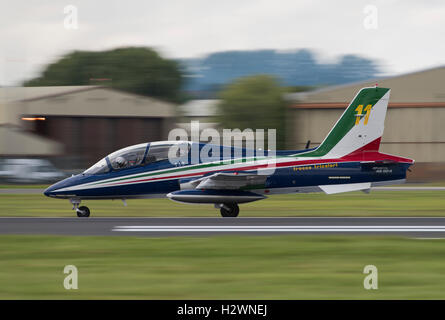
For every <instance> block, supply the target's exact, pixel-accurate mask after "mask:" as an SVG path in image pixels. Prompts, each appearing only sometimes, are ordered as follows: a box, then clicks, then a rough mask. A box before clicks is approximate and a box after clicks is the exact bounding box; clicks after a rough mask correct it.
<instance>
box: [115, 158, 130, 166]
mask: <svg viewBox="0 0 445 320" xmlns="http://www.w3.org/2000/svg"><path fill="white" fill-rule="evenodd" d="M115 162H116V165H117V166H118V167H119V168H122V167H125V164H126V163H127V160H125V158H124V157H120V156H119V157H117V158H116V160H115Z"/></svg>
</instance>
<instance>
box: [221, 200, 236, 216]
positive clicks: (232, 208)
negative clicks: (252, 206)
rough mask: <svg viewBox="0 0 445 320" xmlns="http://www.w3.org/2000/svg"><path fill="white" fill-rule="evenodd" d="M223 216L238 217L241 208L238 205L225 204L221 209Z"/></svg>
mask: <svg viewBox="0 0 445 320" xmlns="http://www.w3.org/2000/svg"><path fill="white" fill-rule="evenodd" d="M220 211H221V215H222V216H223V217H232V218H235V217H238V214H239V207H238V204H236V203H225V204H224V206H223V207H221V209H220Z"/></svg>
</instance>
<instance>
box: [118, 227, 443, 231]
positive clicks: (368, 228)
mask: <svg viewBox="0 0 445 320" xmlns="http://www.w3.org/2000/svg"><path fill="white" fill-rule="evenodd" d="M112 231H118V232H425V231H426V232H445V226H115V227H114V228H113V229H112Z"/></svg>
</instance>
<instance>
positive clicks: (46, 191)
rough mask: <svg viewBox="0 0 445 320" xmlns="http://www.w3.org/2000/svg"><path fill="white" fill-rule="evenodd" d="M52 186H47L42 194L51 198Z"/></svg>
mask: <svg viewBox="0 0 445 320" xmlns="http://www.w3.org/2000/svg"><path fill="white" fill-rule="evenodd" d="M54 189H55V188H54V185H51V186H49V187H48V188H46V190H45V191H43V194H44V195H45V196H47V197H51V196H53V195H54Z"/></svg>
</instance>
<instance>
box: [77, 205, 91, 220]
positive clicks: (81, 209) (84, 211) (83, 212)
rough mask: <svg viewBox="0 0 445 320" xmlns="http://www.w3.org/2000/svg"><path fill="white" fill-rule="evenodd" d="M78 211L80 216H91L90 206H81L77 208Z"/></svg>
mask: <svg viewBox="0 0 445 320" xmlns="http://www.w3.org/2000/svg"><path fill="white" fill-rule="evenodd" d="M76 211H77V216H78V217H79V218H87V217H89V216H90V209H88V207H85V206H82V207H79V209H77V210H76Z"/></svg>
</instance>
